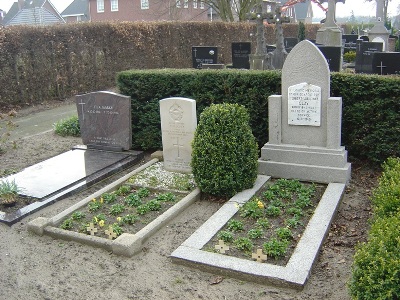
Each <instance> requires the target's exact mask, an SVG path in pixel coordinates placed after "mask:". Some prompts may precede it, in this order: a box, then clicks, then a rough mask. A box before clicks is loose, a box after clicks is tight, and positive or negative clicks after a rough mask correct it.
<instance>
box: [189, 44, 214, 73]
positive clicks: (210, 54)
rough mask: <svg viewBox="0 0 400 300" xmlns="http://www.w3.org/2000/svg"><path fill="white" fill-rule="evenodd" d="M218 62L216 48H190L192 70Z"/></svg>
mask: <svg viewBox="0 0 400 300" xmlns="http://www.w3.org/2000/svg"><path fill="white" fill-rule="evenodd" d="M217 61H218V48H217V47H208V46H193V47H192V63H193V68H195V69H201V68H202V65H203V64H216V63H217Z"/></svg>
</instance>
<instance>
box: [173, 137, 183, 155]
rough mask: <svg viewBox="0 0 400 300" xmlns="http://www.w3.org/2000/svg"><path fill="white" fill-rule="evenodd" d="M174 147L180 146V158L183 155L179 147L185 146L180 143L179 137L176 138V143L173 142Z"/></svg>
mask: <svg viewBox="0 0 400 300" xmlns="http://www.w3.org/2000/svg"><path fill="white" fill-rule="evenodd" d="M173 146H174V147H178V158H179V157H181V156H180V152H179V148H183V147H184V145H182V144H179V137H177V138H176V144H173Z"/></svg>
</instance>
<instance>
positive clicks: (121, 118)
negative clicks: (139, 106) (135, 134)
mask: <svg viewBox="0 0 400 300" xmlns="http://www.w3.org/2000/svg"><path fill="white" fill-rule="evenodd" d="M76 105H77V110H78V116H79V124H80V128H81V136H82V141H83V143H84V144H85V145H87V146H88V147H92V148H97V149H105V150H116V151H121V150H129V149H130V148H131V147H132V122H131V99H130V97H128V96H124V95H120V94H116V93H112V92H93V93H89V94H84V95H77V96H76Z"/></svg>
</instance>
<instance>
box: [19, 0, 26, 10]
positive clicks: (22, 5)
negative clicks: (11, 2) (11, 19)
mask: <svg viewBox="0 0 400 300" xmlns="http://www.w3.org/2000/svg"><path fill="white" fill-rule="evenodd" d="M24 4H25V1H24V0H18V9H19V10H22V9H23V8H24Z"/></svg>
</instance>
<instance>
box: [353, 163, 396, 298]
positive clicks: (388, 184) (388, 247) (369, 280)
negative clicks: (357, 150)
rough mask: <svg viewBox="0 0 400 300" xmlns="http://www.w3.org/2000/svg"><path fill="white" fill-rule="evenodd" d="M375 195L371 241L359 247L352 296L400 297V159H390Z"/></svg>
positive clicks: (369, 237) (369, 238) (355, 262)
mask: <svg viewBox="0 0 400 300" xmlns="http://www.w3.org/2000/svg"><path fill="white" fill-rule="evenodd" d="M383 169H384V172H383V174H382V176H381V178H380V180H379V186H378V187H377V188H376V189H375V191H374V193H373V197H372V199H371V200H372V204H373V210H374V216H373V223H372V225H371V230H370V232H369V234H368V241H367V242H366V243H362V244H360V245H358V246H357V250H356V254H355V255H354V262H353V266H352V278H351V280H350V282H349V288H350V294H351V296H352V298H353V299H363V300H369V299H370V300H375V299H382V300H383V299H387V300H389V299H400V232H399V228H400V159H399V158H389V159H388V160H387V162H386V163H385V164H384V165H383Z"/></svg>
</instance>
